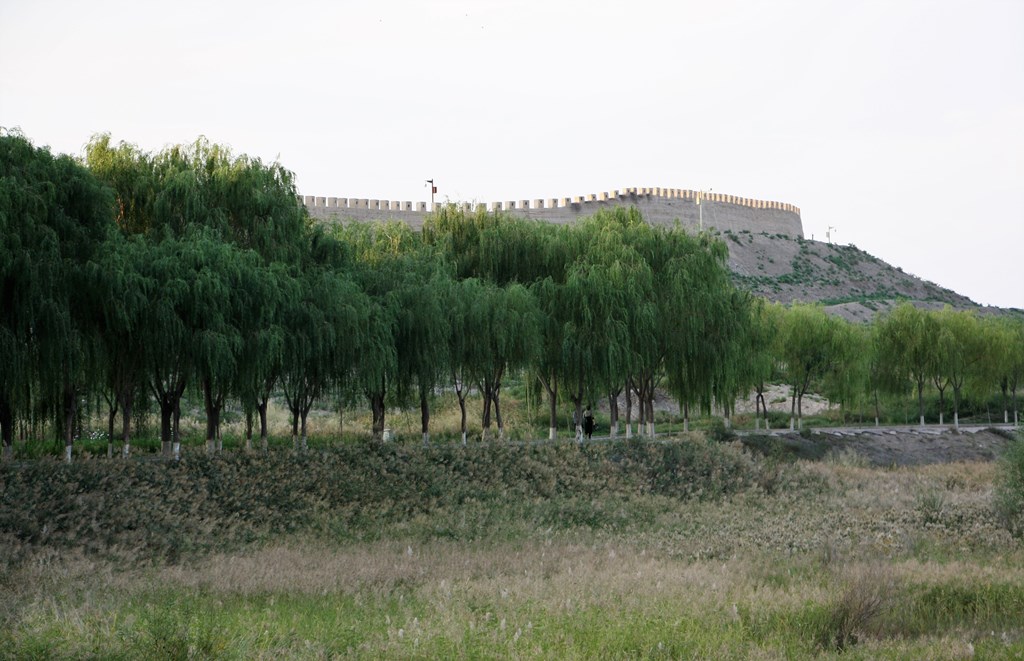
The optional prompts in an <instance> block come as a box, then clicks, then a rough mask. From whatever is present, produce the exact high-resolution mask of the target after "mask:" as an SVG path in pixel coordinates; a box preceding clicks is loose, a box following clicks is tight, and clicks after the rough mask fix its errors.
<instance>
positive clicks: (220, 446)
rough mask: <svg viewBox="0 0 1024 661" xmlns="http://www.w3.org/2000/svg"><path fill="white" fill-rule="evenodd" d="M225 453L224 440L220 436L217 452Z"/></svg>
mask: <svg viewBox="0 0 1024 661" xmlns="http://www.w3.org/2000/svg"><path fill="white" fill-rule="evenodd" d="M223 451H224V439H223V438H221V437H219V436H218V437H217V452H218V453H220V452H223Z"/></svg>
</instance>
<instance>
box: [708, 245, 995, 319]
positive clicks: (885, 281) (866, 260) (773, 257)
mask: <svg viewBox="0 0 1024 661" xmlns="http://www.w3.org/2000/svg"><path fill="white" fill-rule="evenodd" d="M721 238H722V240H723V241H725V243H726V245H727V246H728V247H729V267H730V269H731V270H732V272H733V278H734V281H735V282H736V284H737V285H738V286H740V287H742V288H744V289H748V290H749V291H751V292H753V293H754V294H757V295H759V296H763V297H764V298H767V299H769V300H772V301H778V302H782V303H791V302H793V301H799V302H804V303H810V302H821V303H822V304H824V305H825V306H826V307H828V308H829V309H830V310H831V311H833V312H835V313H836V314H839V315H841V316H843V317H845V318H847V319H850V320H852V321H867V320H869V319H871V318H872V317H873V316H875V314H877V313H878V312H883V311H885V310H888V309H890V308H891V307H892V306H894V305H895V304H896V303H897V302H898V301H901V300H910V301H914V302H916V303H918V304H920V305H922V306H923V307H941V306H943V305H947V304H948V305H951V306H953V307H954V308H958V309H965V308H977V307H978V305H977V304H976V303H975V302H974V301H972V300H971V299H969V298H967V297H966V296H962V295H960V294H957V293H956V292H954V291H952V290H950V289H946V288H944V287H940V286H939V285H937V284H935V283H933V282H929V281H927V280H922V279H921V278H918V277H916V276H913V275H910V274H909V273H904V272H903V270H902V269H900V268H897V267H894V266H891V265H890V264H887V263H886V262H883V261H882V260H880V259H878V258H877V257H873V256H872V255H869V254H868V253H866V252H864V251H863V250H860V249H859V248H857V247H856V246H842V245H837V244H829V243H823V242H821V241H808V240H805V239H791V238H789V237H785V236H782V235H779V234H768V233H760V234H754V233H752V232H748V231H741V232H730V231H728V230H727V231H725V232H724V233H722V234H721Z"/></svg>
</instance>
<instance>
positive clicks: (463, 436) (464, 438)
mask: <svg viewBox="0 0 1024 661" xmlns="http://www.w3.org/2000/svg"><path fill="white" fill-rule="evenodd" d="M462 444H463V445H465V444H466V432H462Z"/></svg>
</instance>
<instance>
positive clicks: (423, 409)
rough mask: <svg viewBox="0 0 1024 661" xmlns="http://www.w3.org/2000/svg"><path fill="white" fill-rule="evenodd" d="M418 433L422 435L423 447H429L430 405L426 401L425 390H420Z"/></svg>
mask: <svg viewBox="0 0 1024 661" xmlns="http://www.w3.org/2000/svg"><path fill="white" fill-rule="evenodd" d="M420 431H422V433H423V445H424V447H426V446H428V445H430V403H429V402H428V401H427V389H426V388H422V387H421V388H420Z"/></svg>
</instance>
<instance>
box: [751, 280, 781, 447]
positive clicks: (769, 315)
mask: <svg viewBox="0 0 1024 661" xmlns="http://www.w3.org/2000/svg"><path fill="white" fill-rule="evenodd" d="M783 314H785V310H784V309H783V308H782V306H781V305H779V304H777V303H769V302H767V301H764V300H763V299H758V300H757V301H755V302H754V303H753V307H752V309H751V314H750V326H749V329H748V330H749V332H748V334H747V340H748V344H747V347H746V351H745V355H746V365H747V378H748V379H749V382H750V384H751V387H752V388H753V390H754V398H755V399H754V427H755V429H760V428H761V419H762V418H763V419H764V427H765V429H769V428H770V423H769V420H768V403H767V402H766V401H765V399H764V393H765V390H766V387H767V384H768V383H771V381H772V379H773V378H774V377H775V376H776V374H777V373H778V362H777V360H776V356H775V352H774V351H773V348H774V346H775V336H776V335H777V334H778V331H779V326H780V323H781V319H782V316H783Z"/></svg>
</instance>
